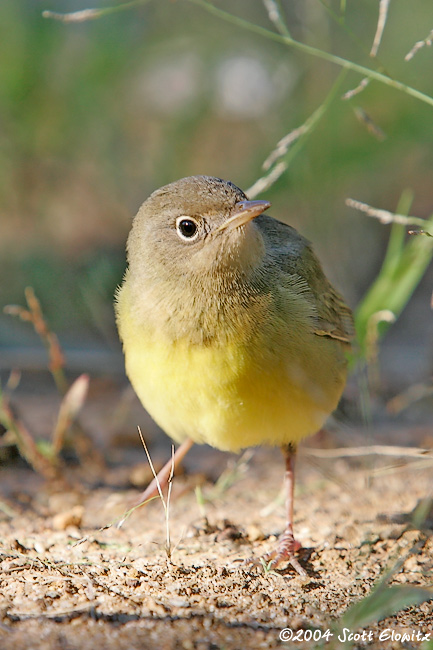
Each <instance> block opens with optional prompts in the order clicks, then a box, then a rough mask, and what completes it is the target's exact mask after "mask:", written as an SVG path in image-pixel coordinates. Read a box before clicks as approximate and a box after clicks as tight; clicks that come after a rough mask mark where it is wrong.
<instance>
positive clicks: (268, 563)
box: [243, 528, 308, 576]
mask: <svg viewBox="0 0 433 650" xmlns="http://www.w3.org/2000/svg"><path fill="white" fill-rule="evenodd" d="M300 548H301V544H300V543H299V542H298V541H296V540H295V538H294V536H293V532H292V530H291V528H287V529H286V530H285V531H284V533H283V534H282V535H281V537H280V539H279V541H278V546H277V548H276V549H275V550H274V551H271V552H270V553H266V554H265V555H262V556H261V557H260V558H255V557H251V558H247V559H246V560H244V561H243V564H255V565H258V564H263V565H264V566H265V567H266V570H267V571H271V570H272V569H276V568H277V567H278V566H279V565H280V564H282V563H283V562H289V563H290V564H291V565H292V567H293V568H294V569H295V571H297V573H298V574H299V575H300V576H306V575H308V574H307V572H306V571H305V569H304V568H303V567H302V566H301V565H300V564H299V562H298V560H297V559H296V557H295V553H296V552H297V551H299V549H300Z"/></svg>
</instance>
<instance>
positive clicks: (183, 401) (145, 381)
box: [119, 313, 345, 451]
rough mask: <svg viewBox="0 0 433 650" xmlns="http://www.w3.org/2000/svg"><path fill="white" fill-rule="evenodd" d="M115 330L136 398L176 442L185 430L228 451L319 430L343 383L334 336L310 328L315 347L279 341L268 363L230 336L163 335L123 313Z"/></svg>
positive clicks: (280, 441)
mask: <svg viewBox="0 0 433 650" xmlns="http://www.w3.org/2000/svg"><path fill="white" fill-rule="evenodd" d="M119 329H120V334H121V338H122V340H123V345H124V352H125V362H126V372H127V374H128V377H129V379H130V381H131V383H132V385H133V387H134V389H135V391H136V393H137V395H138V397H139V398H140V400H141V402H142V404H143V405H144V407H145V408H146V410H147V411H148V412H149V413H150V415H151V416H152V417H153V419H154V420H155V421H156V422H157V423H158V424H159V426H160V427H161V428H162V429H164V431H165V432H166V433H167V434H168V435H169V436H171V437H172V438H173V439H174V440H176V441H178V442H180V441H182V440H183V439H185V438H186V437H190V438H192V439H193V440H194V441H195V442H199V443H207V444H209V445H212V446H213V447H217V448H219V449H225V450H231V451H236V450H239V449H241V448H243V447H249V446H254V445H259V444H271V445H281V444H284V443H288V442H297V441H299V440H300V439H301V438H303V437H305V436H307V435H310V434H313V433H315V432H316V431H318V430H319V429H320V427H321V426H322V424H323V422H324V420H325V419H326V417H327V416H328V415H329V413H330V412H331V411H332V410H333V409H334V408H335V407H336V405H337V403H338V400H339V397H340V395H341V392H342V389H343V385H344V379H345V370H344V367H343V364H342V363H341V360H340V361H339V365H340V366H341V367H338V364H337V360H336V359H335V360H334V362H333V365H332V364H331V363H330V361H332V360H333V358H334V357H336V356H337V355H335V354H334V351H333V347H332V346H333V345H334V342H330V341H329V342H328V341H325V340H323V339H320V337H315V336H314V335H313V334H311V335H310V336H311V337H312V340H313V342H314V345H316V341H315V340H314V339H318V341H317V346H318V347H317V350H311V351H310V352H311V354H310V355H309V356H308V355H307V357H305V356H301V357H300V358H299V359H297V358H296V356H294V355H293V353H291V352H290V350H287V348H282V354H281V358H279V359H278V360H277V361H274V362H273V363H269V361H268V360H266V359H267V357H266V355H262V354H260V353H259V354H255V353H254V354H253V353H252V351H251V350H250V349H248V347H246V346H245V345H244V344H242V343H241V342H240V341H239V340H235V339H234V338H232V339H231V340H230V341H229V342H228V343H226V344H224V345H221V344H218V343H214V344H212V343H211V344H206V345H204V344H201V345H198V344H195V345H191V344H190V343H189V342H186V341H185V340H178V341H175V342H168V341H167V340H164V338H163V337H159V336H158V333H157V332H148V331H147V330H146V329H145V328H143V327H142V326H141V325H140V324H139V323H138V322H137V321H135V320H134V317H133V316H132V315H131V314H130V313H122V314H121V318H119ZM330 344H331V345H330ZM320 346H322V348H320ZM313 347H314V346H313ZM292 352H293V351H292ZM313 352H314V354H313ZM322 352H323V359H320V358H319V353H320V354H322ZM314 355H316V357H317V358H315V357H314ZM321 361H323V364H324V367H326V372H325V371H324V370H323V369H321ZM314 366H317V368H316V370H315V371H313V370H312V368H314ZM334 366H335V372H334V375H335V376H332V371H334ZM337 369H338V372H337ZM330 371H331V376H328V375H329V373H330Z"/></svg>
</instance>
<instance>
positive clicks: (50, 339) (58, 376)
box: [4, 287, 68, 395]
mask: <svg viewBox="0 0 433 650" xmlns="http://www.w3.org/2000/svg"><path fill="white" fill-rule="evenodd" d="M25 297H26V302H27V306H28V309H25V308H24V307H20V306H19V305H7V306H6V307H5V308H4V312H5V314H10V315H11V316H18V318H20V319H21V320H22V321H25V322H29V323H31V324H32V325H33V328H34V330H35V332H36V334H38V335H39V337H40V338H41V340H42V341H43V343H44V345H45V347H46V348H47V350H48V356H49V369H50V372H51V374H52V375H53V378H54V381H55V382H56V386H57V388H58V390H59V391H60V393H61V394H62V395H64V394H65V393H66V391H67V390H68V382H67V380H66V377H65V373H64V368H65V356H64V354H63V351H62V348H61V347H60V343H59V340H58V338H57V336H56V335H55V334H54V332H52V331H51V330H50V329H49V327H48V324H47V322H46V320H45V318H44V315H43V313H42V308H41V303H40V302H39V300H38V299H37V298H36V295H35V292H34V290H33V288H32V287H26V289H25Z"/></svg>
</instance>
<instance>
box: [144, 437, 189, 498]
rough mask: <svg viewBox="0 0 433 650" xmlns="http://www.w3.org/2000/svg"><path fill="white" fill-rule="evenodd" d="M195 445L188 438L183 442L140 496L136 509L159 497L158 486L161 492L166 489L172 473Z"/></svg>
mask: <svg viewBox="0 0 433 650" xmlns="http://www.w3.org/2000/svg"><path fill="white" fill-rule="evenodd" d="M193 444H194V442H193V441H192V440H191V438H187V439H186V440H184V441H183V443H182V444H181V445H180V447H179V448H178V449H176V451H175V453H174V456H173V457H172V458H170V460H169V461H168V462H167V463H166V464H165V465H164V467H163V468H162V469H161V470H160V471H159V472H158V475H157V476H156V477H155V478H154V479H153V481H152V482H151V483H149V485H148V486H147V488H146V489H145V490H144V492H142V493H141V494H140V496H139V498H138V499H137V502H136V504H135V507H137V506H141V504H142V503H145V501H148V500H149V499H152V498H153V497H156V496H158V494H159V489H158V484H159V487H160V489H161V490H162V489H164V488H165V486H166V485H167V483H168V479H169V476H170V473H171V471H172V468H174V467H176V465H178V464H179V463H180V462H181V460H182V459H183V458H184V456H186V454H187V453H188V451H189V450H190V449H191V447H192V446H193Z"/></svg>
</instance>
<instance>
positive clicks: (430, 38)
mask: <svg viewBox="0 0 433 650" xmlns="http://www.w3.org/2000/svg"><path fill="white" fill-rule="evenodd" d="M432 44H433V29H432V30H431V32H430V33H429V35H428V36H426V38H424V39H423V40H422V41H417V42H416V43H415V45H414V46H413V48H412V49H411V50H410V52H408V53H407V54H406V56H405V57H404V60H405V61H410V60H411V59H413V57H414V56H415V54H416V53H417V52H419V50H421V48H423V47H425V46H426V45H427V47H430V46H431V45H432Z"/></svg>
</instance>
